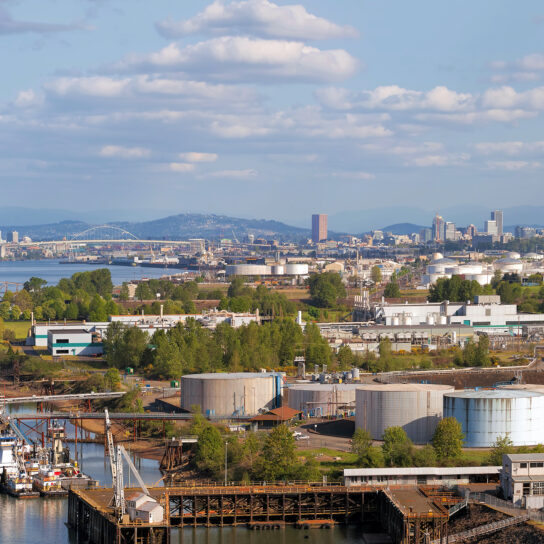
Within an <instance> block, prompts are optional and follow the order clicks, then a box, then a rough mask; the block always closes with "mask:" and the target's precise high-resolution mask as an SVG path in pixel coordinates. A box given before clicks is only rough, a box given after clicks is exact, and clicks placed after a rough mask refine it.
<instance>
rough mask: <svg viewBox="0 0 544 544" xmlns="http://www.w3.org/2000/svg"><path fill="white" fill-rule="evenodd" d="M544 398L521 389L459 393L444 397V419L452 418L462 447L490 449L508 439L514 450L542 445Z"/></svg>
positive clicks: (536, 393) (543, 435)
mask: <svg viewBox="0 0 544 544" xmlns="http://www.w3.org/2000/svg"><path fill="white" fill-rule="evenodd" d="M543 415H544V394H542V393H539V392H537V391H529V390H523V389H494V390H482V391H477V390H476V391H458V392H456V393H447V394H446V395H444V417H454V418H456V419H457V421H459V423H461V425H462V427H463V432H464V433H465V444H464V445H465V446H466V447H469V448H489V447H492V446H493V445H494V443H495V442H496V440H497V438H499V437H504V436H508V437H509V438H510V440H512V442H513V444H514V446H534V445H536V444H544V427H543V426H542V418H543Z"/></svg>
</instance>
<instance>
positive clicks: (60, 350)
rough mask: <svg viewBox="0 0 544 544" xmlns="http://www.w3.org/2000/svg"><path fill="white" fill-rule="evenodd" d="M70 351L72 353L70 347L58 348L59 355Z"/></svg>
mask: <svg viewBox="0 0 544 544" xmlns="http://www.w3.org/2000/svg"><path fill="white" fill-rule="evenodd" d="M68 353H70V350H69V349H58V350H57V355H64V354H68Z"/></svg>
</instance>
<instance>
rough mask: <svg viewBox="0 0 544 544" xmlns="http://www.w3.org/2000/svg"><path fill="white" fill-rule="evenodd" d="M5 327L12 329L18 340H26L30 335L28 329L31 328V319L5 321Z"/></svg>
mask: <svg viewBox="0 0 544 544" xmlns="http://www.w3.org/2000/svg"><path fill="white" fill-rule="evenodd" d="M4 328H5V329H6V330H8V329H10V330H12V331H13V332H14V333H15V338H17V340H24V339H25V338H26V337H27V335H28V329H30V321H5V322H4Z"/></svg>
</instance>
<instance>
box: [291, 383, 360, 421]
mask: <svg viewBox="0 0 544 544" xmlns="http://www.w3.org/2000/svg"><path fill="white" fill-rule="evenodd" d="M357 387H360V385H359V384H354V383H334V384H326V383H323V384H320V383H312V384H296V385H293V386H292V387H290V388H289V390H288V391H289V400H288V404H289V406H290V407H291V408H294V409H295V410H300V411H301V412H304V413H305V414H307V415H310V416H332V415H335V414H336V413H338V412H341V411H342V412H343V411H346V410H348V411H353V410H354V409H355V390H356V389H357Z"/></svg>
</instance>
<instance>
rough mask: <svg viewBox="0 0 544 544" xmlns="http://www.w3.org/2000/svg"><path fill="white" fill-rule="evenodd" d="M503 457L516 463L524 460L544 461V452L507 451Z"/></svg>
mask: <svg viewBox="0 0 544 544" xmlns="http://www.w3.org/2000/svg"><path fill="white" fill-rule="evenodd" d="M503 457H506V458H507V459H510V461H513V462H514V463H519V462H522V463H523V462H524V461H541V462H544V453H505V454H503Z"/></svg>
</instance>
